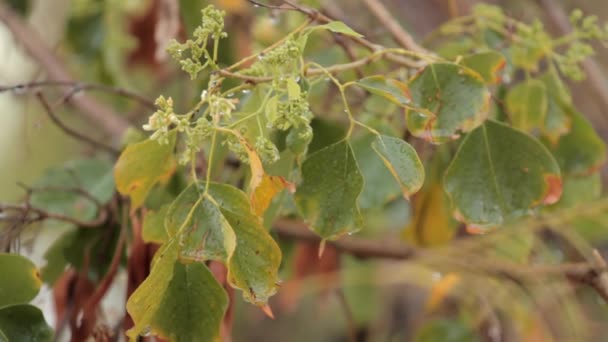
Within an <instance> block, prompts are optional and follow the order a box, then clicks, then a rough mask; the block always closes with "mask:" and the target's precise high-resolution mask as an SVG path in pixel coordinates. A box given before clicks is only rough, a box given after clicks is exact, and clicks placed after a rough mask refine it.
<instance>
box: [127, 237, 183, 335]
mask: <svg viewBox="0 0 608 342" xmlns="http://www.w3.org/2000/svg"><path fill="white" fill-rule="evenodd" d="M176 260H177V242H176V241H175V239H173V240H169V242H167V243H165V244H164V245H162V246H161V248H160V249H159V250H158V252H156V255H155V256H154V260H153V265H152V270H151V271H150V274H149V275H148V277H147V278H146V280H144V282H143V283H141V284H140V285H139V287H138V288H137V289H136V290H135V292H133V294H132V295H131V297H129V300H128V301H127V312H128V313H129V315H130V316H131V318H132V319H133V322H134V325H133V327H132V328H131V329H129V330H128V331H127V336H129V338H130V339H131V340H135V339H136V338H137V336H138V335H139V334H141V333H142V332H143V331H144V330H146V329H148V328H150V325H151V324H152V320H153V319H154V316H155V314H156V312H157V311H158V309H159V307H160V304H161V301H162V299H163V297H164V295H165V292H166V290H167V288H168V287H169V283H170V282H171V279H172V278H173V268H174V267H175V261H176Z"/></svg>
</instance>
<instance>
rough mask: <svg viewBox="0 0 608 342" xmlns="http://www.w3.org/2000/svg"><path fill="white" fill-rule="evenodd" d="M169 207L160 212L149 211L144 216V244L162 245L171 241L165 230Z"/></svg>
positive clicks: (164, 206)
mask: <svg viewBox="0 0 608 342" xmlns="http://www.w3.org/2000/svg"><path fill="white" fill-rule="evenodd" d="M168 209H169V205H168V204H165V205H163V206H162V207H161V208H160V209H159V210H158V211H148V212H147V213H146V216H144V222H143V228H142V238H143V240H144V242H147V243H149V242H154V243H159V244H162V243H164V242H166V241H167V240H168V239H169V236H168V234H167V230H166V229H165V217H166V215H167V211H168Z"/></svg>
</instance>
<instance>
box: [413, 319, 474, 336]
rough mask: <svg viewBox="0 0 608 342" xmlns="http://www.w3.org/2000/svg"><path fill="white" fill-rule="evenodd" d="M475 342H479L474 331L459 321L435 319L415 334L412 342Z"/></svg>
mask: <svg viewBox="0 0 608 342" xmlns="http://www.w3.org/2000/svg"><path fill="white" fill-rule="evenodd" d="M435 341H442V342H476V341H480V339H479V337H478V336H477V335H475V332H474V330H472V329H471V328H470V327H469V326H467V325H465V324H464V322H462V321H459V320H455V319H454V320H448V319H435V320H432V321H430V322H428V323H426V324H425V325H423V326H422V327H421V328H420V330H418V332H417V333H416V337H415V338H414V342H435Z"/></svg>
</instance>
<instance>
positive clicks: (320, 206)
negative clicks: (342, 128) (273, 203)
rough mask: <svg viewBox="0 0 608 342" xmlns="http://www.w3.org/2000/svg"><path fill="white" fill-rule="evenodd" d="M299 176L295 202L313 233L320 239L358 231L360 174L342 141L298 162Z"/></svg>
mask: <svg viewBox="0 0 608 342" xmlns="http://www.w3.org/2000/svg"><path fill="white" fill-rule="evenodd" d="M302 178H303V182H302V184H301V185H300V186H299V187H298V191H297V192H296V204H297V205H298V208H299V210H300V212H301V213H302V215H303V216H304V219H305V221H306V222H307V223H308V224H309V226H310V228H311V229H312V230H313V231H314V232H316V233H317V234H319V236H321V237H322V238H323V239H336V238H338V237H340V236H341V235H343V234H346V233H352V232H355V231H357V230H359V228H360V225H361V214H360V212H359V207H358V205H357V198H358V197H359V195H360V194H361V190H362V189H363V176H362V175H361V172H360V171H359V166H358V165H357V161H356V160H355V156H354V154H353V151H352V148H351V146H350V144H349V143H348V142H347V141H346V140H342V141H339V142H337V143H335V144H333V145H330V146H328V147H326V148H324V149H322V150H319V151H317V152H315V153H314V154H312V155H310V156H309V157H308V158H307V159H306V160H305V161H304V163H303V165H302Z"/></svg>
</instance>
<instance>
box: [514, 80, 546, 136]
mask: <svg viewBox="0 0 608 342" xmlns="http://www.w3.org/2000/svg"><path fill="white" fill-rule="evenodd" d="M505 105H506V108H507V112H508V114H509V115H510V116H511V123H512V125H513V127H515V128H518V129H521V130H522V131H524V132H531V131H532V130H533V129H542V128H543V126H544V121H545V116H546V114H547V106H548V100H547V89H546V87H545V84H544V83H543V82H542V81H539V80H534V79H531V80H527V81H524V82H522V83H520V84H518V85H516V86H515V87H513V88H512V89H511V90H509V92H508V93H507V96H506V99H505Z"/></svg>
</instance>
